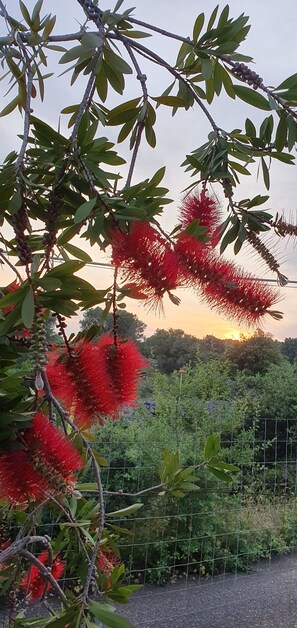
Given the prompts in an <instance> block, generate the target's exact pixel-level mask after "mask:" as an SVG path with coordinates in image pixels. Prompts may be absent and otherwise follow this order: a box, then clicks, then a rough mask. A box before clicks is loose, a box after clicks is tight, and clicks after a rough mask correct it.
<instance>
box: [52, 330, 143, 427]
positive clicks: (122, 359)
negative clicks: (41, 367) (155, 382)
mask: <svg viewBox="0 0 297 628" xmlns="http://www.w3.org/2000/svg"><path fill="white" fill-rule="evenodd" d="M58 356H59V354H57V352H55V353H54V355H53V356H51V358H50V363H49V365H48V366H47V376H48V379H49V382H50V385H51V388H52V391H53V393H54V394H55V395H56V396H57V397H58V398H59V399H60V400H61V401H62V403H63V405H64V406H65V408H66V409H67V410H68V411H72V412H73V414H74V416H75V420H76V422H78V423H79V424H80V425H81V426H85V427H89V426H90V425H91V424H92V423H93V422H94V421H96V420H97V421H99V423H100V424H101V425H102V424H103V416H104V415H107V416H110V417H112V418H117V416H118V415H119V412H120V410H121V406H122V405H124V404H126V405H133V404H134V403H135V401H136V398H137V387H138V381H139V371H140V370H141V369H142V368H144V367H145V366H146V364H147V362H146V360H145V359H144V358H143V356H142V355H141V353H140V352H139V351H138V349H137V347H136V345H135V344H134V343H133V342H132V340H128V341H126V342H123V341H121V339H120V338H119V339H118V341H117V346H116V347H115V345H114V344H113V339H112V337H111V336H110V335H104V336H101V337H100V338H99V339H98V340H97V342H96V343H95V344H91V343H90V342H88V341H85V342H83V343H81V344H80V345H78V346H77V347H74V348H73V355H72V357H70V356H69V355H67V354H66V352H65V362H64V363H61V358H59V357H58Z"/></svg>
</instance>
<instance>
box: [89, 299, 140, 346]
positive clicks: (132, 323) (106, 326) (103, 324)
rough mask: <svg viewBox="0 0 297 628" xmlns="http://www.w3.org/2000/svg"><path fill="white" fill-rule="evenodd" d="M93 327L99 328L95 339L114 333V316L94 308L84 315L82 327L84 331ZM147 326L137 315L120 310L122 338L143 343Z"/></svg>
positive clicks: (119, 321) (118, 317)
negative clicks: (98, 336)
mask: <svg viewBox="0 0 297 628" xmlns="http://www.w3.org/2000/svg"><path fill="white" fill-rule="evenodd" d="M92 325H96V326H98V327H99V330H98V334H95V337H97V335H100V334H104V333H106V332H112V331H113V326H114V319H113V315H112V314H111V313H110V312H109V313H108V314H107V316H106V315H105V314H104V310H103V309H102V308H100V307H98V306H97V307H93V308H90V309H89V310H87V311H86V312H84V313H83V317H82V320H81V321H80V327H81V329H82V331H88V330H89V329H90V327H92ZM145 330H146V324H145V323H144V322H143V321H141V320H140V319H139V318H138V316H136V314H131V312H126V310H120V311H119V313H118V316H117V332H118V334H119V336H121V338H124V339H127V338H132V340H135V342H138V343H139V342H142V341H143V338H144V332H145Z"/></svg>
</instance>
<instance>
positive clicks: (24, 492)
mask: <svg viewBox="0 0 297 628" xmlns="http://www.w3.org/2000/svg"><path fill="white" fill-rule="evenodd" d="M22 445H23V446H25V449H22V450H16V451H7V452H3V453H2V454H1V455H0V499H5V500H6V501H8V502H12V503H13V504H16V505H18V504H19V505H25V504H26V503H28V502H30V501H38V500H40V499H44V497H46V496H47V495H48V494H50V493H53V492H54V493H66V492H67V490H69V487H72V486H73V485H74V482H75V472H76V471H77V470H80V469H81V468H82V466H83V461H82V459H81V458H80V455H79V453H78V451H77V450H76V449H75V447H74V446H73V445H72V443H71V442H70V441H69V440H68V438H66V436H64V434H63V433H62V432H61V430H59V428H57V427H56V426H55V425H54V424H53V423H51V422H50V421H49V419H48V418H47V417H46V416H44V415H43V414H42V413H41V412H38V413H37V414H36V415H35V417H34V419H33V422H32V427H30V428H28V429H27V430H26V431H25V432H24V434H23V435H22Z"/></svg>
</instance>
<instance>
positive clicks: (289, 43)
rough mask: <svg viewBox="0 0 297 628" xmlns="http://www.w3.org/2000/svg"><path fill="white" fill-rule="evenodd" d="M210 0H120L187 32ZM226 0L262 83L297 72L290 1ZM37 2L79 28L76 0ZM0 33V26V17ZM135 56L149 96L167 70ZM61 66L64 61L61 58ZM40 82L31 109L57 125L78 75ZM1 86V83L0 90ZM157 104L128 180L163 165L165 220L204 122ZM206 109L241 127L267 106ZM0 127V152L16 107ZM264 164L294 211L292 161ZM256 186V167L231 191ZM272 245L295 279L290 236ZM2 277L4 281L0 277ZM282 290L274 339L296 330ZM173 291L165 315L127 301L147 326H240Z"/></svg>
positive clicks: (289, 296) (296, 10)
mask: <svg viewBox="0 0 297 628" xmlns="http://www.w3.org/2000/svg"><path fill="white" fill-rule="evenodd" d="M25 3H26V5H27V6H28V8H29V9H32V8H33V6H34V4H35V2H33V1H31V0H25ZM6 4H7V8H8V9H9V11H10V12H11V13H12V14H13V13H15V11H17V10H18V2H17V1H16V0H9V2H7V3H6ZM216 4H217V3H216V2H214V1H212V0H211V1H210V0H204V1H202V0H200V1H198V2H197V0H184V2H180V0H179V1H177V0H159V2H158V3H156V2H153V1H149V0H135V1H134V2H131V4H130V2H125V3H124V5H123V7H124V8H128V7H130V6H131V5H132V6H135V11H134V15H135V16H136V17H138V19H143V20H144V21H148V22H151V23H153V24H156V25H158V26H160V27H163V28H166V29H167V30H172V31H174V32H176V33H180V34H182V35H185V36H187V35H191V33H192V26H193V23H194V21H195V18H196V16H197V14H198V13H200V12H202V11H204V12H205V13H206V15H207V16H208V15H210V13H211V11H212V10H213V8H214V7H215V5H216ZM219 4H220V7H221V8H223V7H224V6H225V3H222V2H220V3H219ZM100 6H101V7H102V8H103V9H105V8H107V7H109V6H112V5H109V2H108V0H105V1H104V2H102V3H100ZM229 6H230V13H231V15H233V16H238V15H239V14H240V13H242V12H245V13H247V14H248V15H249V16H250V23H251V25H252V28H251V31H250V33H249V35H248V38H247V41H246V42H245V43H244V44H243V45H242V47H241V50H240V51H241V52H242V53H246V54H250V55H251V56H253V57H254V60H255V66H254V68H253V69H255V70H256V71H257V72H258V73H259V74H260V76H262V77H263V78H264V82H265V83H266V85H278V84H279V83H280V82H281V81H282V80H283V79H284V78H285V77H287V76H290V75H291V74H294V73H295V72H297V54H296V53H297V42H296V24H297V3H296V2H295V0H283V1H282V2H281V3H280V2H278V1H276V0H262V2H259V0H257V1H256V0H242V1H241V2H238V0H231V1H230V2H229ZM44 10H45V11H46V12H51V13H55V14H56V15H57V17H58V20H57V23H58V24H59V28H58V32H63V31H65V32H66V31H67V32H73V31H76V30H78V22H80V23H81V22H82V21H83V12H82V10H81V8H80V6H79V5H78V4H77V3H76V2H75V0H44ZM91 30H92V28H91ZM2 34H4V24H3V20H2V24H1V35H2ZM154 40H155V46H156V47H157V49H158V51H159V52H160V54H161V55H162V56H163V57H165V58H166V59H168V60H169V61H171V62H174V60H175V58H176V52H177V49H178V48H177V42H175V41H173V40H166V41H165V42H164V40H162V38H161V37H159V36H156V37H153V38H151V39H146V40H144V43H145V44H146V45H147V46H149V45H153V41H154ZM140 63H141V65H142V67H143V70H144V71H145V72H146V74H147V75H148V90H149V94H150V95H151V96H156V95H159V94H160V93H162V91H163V90H164V89H165V87H166V86H168V85H169V83H170V82H171V81H170V77H168V76H167V75H166V74H165V73H164V72H163V71H159V70H158V68H157V67H156V66H155V65H153V66H148V64H147V63H146V62H145V61H143V60H141V59H140ZM60 68H61V66H59V68H57V69H58V73H59V72H60V71H61V70H60ZM63 69H64V66H62V70H63ZM2 86H3V84H2V83H1V84H0V89H1V90H3V87H2ZM47 89H48V92H47V97H46V101H45V103H44V104H43V105H42V106H41V105H40V103H38V102H36V105H35V115H37V116H40V117H41V118H43V119H44V120H46V121H48V122H50V123H52V124H54V125H55V126H56V127H57V120H58V115H59V111H60V110H61V108H62V107H65V106H66V105H69V104H73V103H76V102H78V101H79V98H80V95H81V92H82V89H83V85H82V82H78V81H77V83H76V84H75V88H74V89H72V90H71V89H70V88H69V75H66V76H63V77H61V78H54V79H50V80H49V82H48V87H47ZM138 93H139V85H137V84H136V82H134V81H128V91H127V94H126V96H125V100H128V99H129V98H132V97H135V96H136V95H138ZM2 94H3V91H1V95H2ZM119 102H120V97H119V96H118V95H114V96H113V97H112V98H111V100H110V102H109V104H110V106H115V105H116V104H119ZM158 111H159V112H160V113H159V122H158V126H157V137H158V144H157V148H156V149H155V150H152V149H150V148H149V147H147V146H144V147H143V150H142V153H141V158H140V160H139V163H138V168H137V170H136V173H135V181H137V180H139V179H141V178H146V177H147V176H149V175H152V174H153V173H154V172H155V171H156V170H157V169H158V168H159V167H161V166H163V165H166V168H167V173H166V179H165V184H166V185H167V187H168V188H169V189H170V197H171V198H173V199H174V200H175V203H174V204H172V205H170V206H169V207H168V208H167V209H166V212H165V217H164V221H163V224H164V226H165V227H167V228H172V227H173V226H174V224H175V223H176V210H177V207H178V203H179V199H180V194H181V191H182V190H183V189H184V188H185V187H186V186H187V185H189V183H190V177H189V175H188V174H187V173H185V172H184V171H183V169H182V168H180V164H181V162H182V161H183V159H184V157H185V155H186V154H187V153H189V152H191V151H192V150H194V149H195V148H197V147H198V146H199V145H201V144H202V143H203V142H204V141H205V140H206V138H207V134H208V133H209V131H210V128H209V125H208V123H207V121H206V120H205V119H204V118H203V115H202V113H201V112H200V111H199V110H198V109H196V108H195V109H194V110H193V111H188V112H186V113H185V112H178V114H177V115H176V116H175V117H174V118H173V119H172V118H171V115H170V110H168V109H167V108H166V107H163V108H162V107H161V108H160V109H159V110H158ZM211 111H212V115H213V116H214V117H215V119H216V121H217V123H218V125H219V126H221V127H223V128H225V129H226V130H232V129H233V128H242V127H243V125H244V120H245V118H246V117H247V115H248V116H249V117H251V118H252V119H253V121H254V122H255V123H256V125H257V126H258V125H259V123H260V122H261V120H262V119H263V117H265V115H267V113H266V112H262V111H260V110H257V109H255V110H254V111H250V110H249V107H248V106H247V105H245V104H244V103H242V102H241V101H239V100H238V99H237V100H236V101H235V102H234V101H232V100H230V99H228V98H224V97H223V98H219V99H217V100H216V101H215V103H214V104H213V105H212V107H211ZM0 130H1V154H2V156H4V155H5V154H7V152H8V151H9V150H11V149H12V148H15V147H16V146H17V140H16V131H18V132H20V131H21V121H20V118H19V116H18V114H17V113H15V114H14V115H13V116H9V118H4V119H1V121H0ZM108 133H109V130H108ZM103 134H105V133H104V131H103ZM119 152H120V154H122V155H124V156H127V157H128V151H127V147H125V146H124V145H123V144H122V145H120V146H119ZM271 172H272V185H271V190H270V196H271V199H270V202H269V204H268V205H267V206H268V207H269V208H272V209H273V211H274V212H278V213H282V212H283V211H288V213H289V215H290V216H294V217H295V218H296V166H291V167H290V166H285V165H283V164H276V165H273V168H272V171H271ZM123 174H124V172H123ZM257 193H263V194H265V188H264V185H263V183H262V180H261V179H259V181H257V179H256V173H255V176H253V177H245V178H243V182H242V186H241V188H240V191H239V189H238V193H237V194H238V198H244V197H246V196H252V195H255V194H257ZM220 199H221V201H222V205H223V203H224V199H223V197H222V196H221V195H220ZM275 250H276V253H277V251H279V257H280V259H281V260H282V261H283V266H282V270H283V272H284V274H286V275H288V276H289V278H290V279H297V265H296V261H297V256H296V251H295V250H294V247H293V244H292V243H290V244H288V243H284V242H277V248H276V249H275ZM92 255H93V257H94V259H99V253H98V252H97V250H96V249H95V247H94V248H93V250H92ZM237 260H238V262H239V263H240V264H242V265H244V267H245V268H247V269H248V270H250V271H252V272H253V273H254V274H255V275H257V276H260V275H261V276H263V273H266V271H265V269H264V268H263V266H262V265H261V263H258V262H257V259H256V258H255V257H254V256H253V255H252V254H251V252H250V251H249V250H248V249H246V248H245V249H244V251H243V253H241V255H240V256H237ZM107 275H108V273H107V272H106V271H98V270H94V269H86V270H85V271H84V276H85V277H87V278H88V279H89V280H90V281H92V282H93V283H94V285H96V287H97V288H100V287H101V286H102V285H105V284H106V283H107V284H108V282H109V277H108V276H107ZM265 276H268V275H265ZM1 283H4V281H2V280H1ZM281 295H282V296H283V301H282V302H281V304H280V306H279V307H278V309H281V310H282V311H283V312H284V314H285V316H284V319H283V321H281V322H275V321H272V320H270V319H268V320H267V321H266V324H265V325H264V328H265V330H267V331H271V332H272V333H273V334H274V335H275V336H276V337H277V338H279V339H282V338H284V337H286V336H294V337H295V336H297V327H296V323H295V310H296V306H295V304H296V297H297V290H296V289H294V288H292V287H288V288H285V289H282V291H281ZM179 296H181V298H182V304H181V306H180V307H179V308H177V307H176V306H174V305H173V304H171V303H169V302H168V301H167V300H166V302H165V312H166V318H165V319H163V318H161V319H159V318H158V317H155V316H154V315H153V314H152V313H150V314H146V312H145V310H144V309H143V307H141V306H138V304H137V303H135V302H134V301H133V300H131V301H129V302H128V309H129V310H130V311H133V312H135V313H137V314H138V316H139V317H140V318H142V320H144V321H145V322H146V323H147V324H148V329H149V331H150V332H152V331H153V330H154V329H155V328H157V327H164V328H169V327H175V328H176V327H181V328H183V329H184V330H185V331H187V332H189V333H193V334H195V335H197V336H198V337H203V336H205V335H206V334H214V335H217V336H220V337H226V336H228V335H232V334H235V335H236V333H238V330H240V331H245V330H244V329H243V328H240V327H239V326H238V325H237V324H234V323H232V322H229V321H227V320H226V319H225V318H223V317H222V316H220V315H218V314H216V313H214V312H213V311H211V310H210V309H209V308H208V307H206V306H204V305H201V303H200V302H199V298H198V297H196V296H194V295H192V294H190V293H186V292H184V291H183V292H181V293H180V294H179Z"/></svg>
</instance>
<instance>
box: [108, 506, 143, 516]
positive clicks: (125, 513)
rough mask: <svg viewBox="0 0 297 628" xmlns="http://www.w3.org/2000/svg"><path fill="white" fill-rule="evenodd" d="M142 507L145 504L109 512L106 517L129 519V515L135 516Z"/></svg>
mask: <svg viewBox="0 0 297 628" xmlns="http://www.w3.org/2000/svg"><path fill="white" fill-rule="evenodd" d="M142 506H143V504H132V506H127V508H121V510H115V511H113V512H107V513H106V517H107V518H108V517H129V515H133V514H134V513H135V512H136V511H137V510H139V509H140V508H142Z"/></svg>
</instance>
